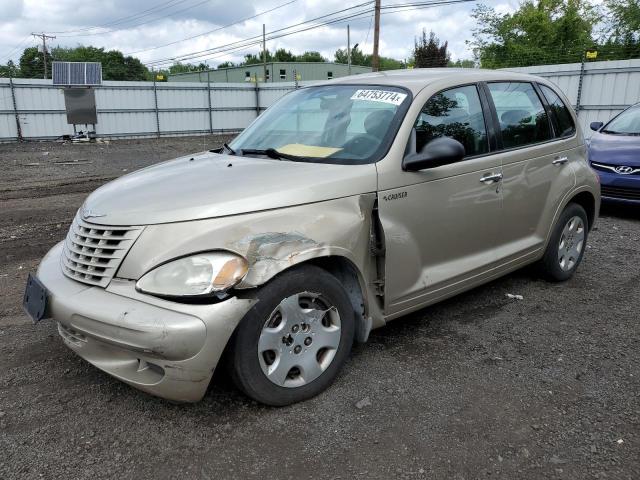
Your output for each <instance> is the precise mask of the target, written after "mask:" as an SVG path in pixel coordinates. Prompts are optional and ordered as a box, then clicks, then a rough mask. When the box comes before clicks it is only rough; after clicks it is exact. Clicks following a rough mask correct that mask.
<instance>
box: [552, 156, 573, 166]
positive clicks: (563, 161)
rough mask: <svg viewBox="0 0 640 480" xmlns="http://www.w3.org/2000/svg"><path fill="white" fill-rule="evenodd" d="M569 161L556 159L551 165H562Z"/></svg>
mask: <svg viewBox="0 0 640 480" xmlns="http://www.w3.org/2000/svg"><path fill="white" fill-rule="evenodd" d="M568 161H569V158H568V157H556V158H555V160H554V161H553V162H551V163H553V164H554V165H563V164H565V163H567V162H568Z"/></svg>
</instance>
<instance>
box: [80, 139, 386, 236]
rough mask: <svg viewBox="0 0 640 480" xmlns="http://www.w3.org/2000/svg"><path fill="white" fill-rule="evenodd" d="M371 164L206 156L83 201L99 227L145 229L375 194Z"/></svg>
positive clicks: (156, 169) (151, 171) (148, 171)
mask: <svg viewBox="0 0 640 480" xmlns="http://www.w3.org/2000/svg"><path fill="white" fill-rule="evenodd" d="M376 186H377V178H376V167H375V165H374V164H367V165H331V164H321V163H305V162H291V161H286V160H274V159H262V158H252V157H237V156H231V155H221V154H217V153H211V152H204V153H200V154H197V155H189V156H186V157H181V158H178V159H175V160H170V161H168V162H163V163H160V164H157V165H153V166H151V167H147V168H144V169H142V170H138V171H137V172H133V173H131V174H129V175H125V176H123V177H120V178H118V179H117V180H114V181H112V182H110V183H107V184H106V185H104V186H102V187H100V188H99V189H97V190H96V191H95V192H93V193H92V194H91V195H89V197H88V198H87V200H86V202H85V204H84V207H83V208H84V211H85V212H89V213H90V215H91V216H90V217H89V218H86V217H85V218H86V219H87V220H88V221H90V222H91V223H96V224H100V225H151V224H159V223H170V222H182V221H188V220H200V219H205V218H214V217H221V216H226V215H237V214H241V213H248V212H255V211H259V210H268V209H273V208H282V207H288V206H293V205H301V204H304V203H313V202H320V201H324V200H332V199H335V198H341V197H347V196H351V195H357V194H361V193H367V192H373V191H375V190H376Z"/></svg>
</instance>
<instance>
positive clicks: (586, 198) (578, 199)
mask: <svg viewBox="0 0 640 480" xmlns="http://www.w3.org/2000/svg"><path fill="white" fill-rule="evenodd" d="M571 202H573V203H577V204H578V205H580V206H581V207H582V208H584V210H585V212H587V220H589V230H591V228H592V227H593V223H594V220H595V217H596V199H595V198H594V197H593V195H592V194H591V193H589V192H580V193H578V194H577V195H576V196H575V197H573V198H572V199H571V200H570V201H569V203H571Z"/></svg>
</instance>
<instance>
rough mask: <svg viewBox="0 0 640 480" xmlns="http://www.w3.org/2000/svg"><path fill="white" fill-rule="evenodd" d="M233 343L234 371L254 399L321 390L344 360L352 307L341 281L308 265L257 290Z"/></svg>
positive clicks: (283, 401)
mask: <svg viewBox="0 0 640 480" xmlns="http://www.w3.org/2000/svg"><path fill="white" fill-rule="evenodd" d="M256 296H257V299H258V302H257V303H256V305H255V306H254V307H253V308H252V309H251V310H250V311H249V312H248V313H247V314H246V315H245V318H244V319H243V320H242V322H241V323H240V325H239V326H238V329H237V331H236V333H235V334H234V337H233V339H232V344H231V358H230V360H231V362H230V367H231V375H232V377H233V379H234V381H235V383H236V385H237V386H238V387H239V388H240V389H241V390H242V391H244V392H245V393H246V394H247V395H248V396H250V397H251V398H253V399H255V400H257V401H259V402H262V403H265V404H268V405H275V406H282V405H288V404H291V403H295V402H299V401H301V400H305V399H308V398H310V397H312V396H314V395H317V394H318V393H320V392H321V391H323V390H324V389H326V388H327V387H328V386H329V385H330V384H331V383H332V382H333V380H334V379H335V377H336V376H337V374H338V372H339V371H340V368H341V367H342V365H343V364H344V362H345V361H346V359H347V357H348V355H349V352H350V350H351V346H352V344H353V337H354V331H355V325H354V310H353V307H352V305H351V302H350V301H349V297H348V296H347V294H346V292H345V291H344V289H343V287H342V285H341V284H340V282H339V281H338V280H337V279H336V278H335V277H334V276H333V275H331V274H330V273H328V272H326V271H325V270H323V269H321V268H319V267H315V266H312V265H306V266H302V267H299V268H296V269H295V270H292V271H290V272H285V273H284V274H282V275H280V276H278V277H276V278H275V279H274V280H272V281H271V282H270V283H268V284H267V285H266V286H264V287H263V288H261V289H260V290H259V291H258V292H257V295H256Z"/></svg>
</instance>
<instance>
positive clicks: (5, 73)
mask: <svg viewBox="0 0 640 480" xmlns="http://www.w3.org/2000/svg"><path fill="white" fill-rule="evenodd" d="M19 76H20V70H19V69H18V67H16V64H15V63H13V60H9V61H8V62H7V64H6V65H0V77H14V78H15V77H19Z"/></svg>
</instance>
